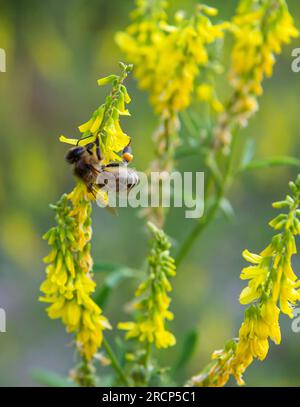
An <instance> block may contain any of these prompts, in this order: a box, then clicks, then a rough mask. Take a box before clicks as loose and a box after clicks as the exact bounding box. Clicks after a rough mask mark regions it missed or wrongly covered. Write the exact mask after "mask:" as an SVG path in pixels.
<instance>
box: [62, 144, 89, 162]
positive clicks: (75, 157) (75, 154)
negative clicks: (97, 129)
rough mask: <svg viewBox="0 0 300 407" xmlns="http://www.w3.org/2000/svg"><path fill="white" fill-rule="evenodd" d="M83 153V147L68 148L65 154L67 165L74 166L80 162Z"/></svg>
mask: <svg viewBox="0 0 300 407" xmlns="http://www.w3.org/2000/svg"><path fill="white" fill-rule="evenodd" d="M84 152H85V148H84V147H73V148H70V150H69V151H68V152H67V154H66V157H65V158H66V160H67V162H68V163H69V164H74V163H76V162H77V161H79V160H80V158H81V157H82V155H83V154H84Z"/></svg>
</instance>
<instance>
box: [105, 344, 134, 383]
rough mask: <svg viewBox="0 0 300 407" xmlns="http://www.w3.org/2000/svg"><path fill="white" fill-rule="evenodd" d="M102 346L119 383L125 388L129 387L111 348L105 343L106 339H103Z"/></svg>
mask: <svg viewBox="0 0 300 407" xmlns="http://www.w3.org/2000/svg"><path fill="white" fill-rule="evenodd" d="M103 346H104V348H105V350H106V352H107V354H108V356H109V358H110V361H111V365H112V367H113V368H114V370H115V372H116V373H117V374H118V376H119V378H120V380H121V382H122V383H123V384H124V385H125V386H127V387H130V383H129V381H128V379H127V377H126V375H125V373H124V371H123V369H122V367H121V365H120V363H119V361H118V359H117V357H116V355H115V353H114V351H113V350H112V348H111V347H110V345H109V343H108V342H107V341H106V339H103Z"/></svg>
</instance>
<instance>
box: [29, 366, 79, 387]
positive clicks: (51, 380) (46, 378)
mask: <svg viewBox="0 0 300 407" xmlns="http://www.w3.org/2000/svg"><path fill="white" fill-rule="evenodd" d="M31 376H32V378H33V380H34V381H36V382H37V383H39V384H41V385H44V386H49V387H76V385H75V383H73V382H72V381H70V380H68V379H67V378H66V377H63V376H60V375H58V374H56V373H53V372H49V371H48V370H43V369H35V370H33V371H32V373H31Z"/></svg>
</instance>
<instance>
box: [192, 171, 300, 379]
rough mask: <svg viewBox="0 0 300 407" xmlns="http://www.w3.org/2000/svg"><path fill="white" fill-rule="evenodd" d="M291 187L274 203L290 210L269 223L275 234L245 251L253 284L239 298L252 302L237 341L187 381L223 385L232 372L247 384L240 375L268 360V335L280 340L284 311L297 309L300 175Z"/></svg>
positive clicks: (246, 275) (299, 292)
mask: <svg viewBox="0 0 300 407" xmlns="http://www.w3.org/2000/svg"><path fill="white" fill-rule="evenodd" d="M289 187H290V190H291V193H292V196H289V195H287V197H286V199H285V200H283V201H279V202H275V203H274V204H273V207H275V208H277V209H285V208H288V213H287V214H280V215H278V216H277V217H276V218H275V219H273V220H272V221H271V222H269V225H270V226H271V227H272V228H273V229H274V230H275V231H276V233H277V234H276V235H275V236H274V237H273V239H272V241H271V243H270V244H269V245H268V246H267V247H266V248H265V249H264V250H263V251H262V252H261V253H260V254H255V253H251V252H249V251H248V250H245V251H244V252H243V257H244V258H245V259H246V260H247V261H248V262H249V263H251V264H253V265H252V266H250V267H246V268H244V269H243V270H242V273H241V279H243V280H248V279H249V280H250V282H249V284H248V286H247V287H246V288H245V289H244V290H243V291H242V293H241V296H240V302H241V303H242V304H248V303H250V302H252V303H253V304H252V305H251V306H250V307H249V308H248V309H247V311H246V313H245V319H244V321H243V323H242V325H241V328H240V330H239V338H238V340H237V343H235V342H232V341H231V342H230V345H229V346H226V347H225V349H223V350H221V351H217V352H214V353H213V355H212V359H213V363H212V365H211V367H210V368H209V370H208V373H201V374H200V375H197V376H194V377H192V379H191V380H190V382H188V385H191V386H224V385H225V384H226V383H227V381H228V379H229V377H230V376H231V375H233V376H234V377H235V378H236V380H237V382H238V384H243V380H242V375H243V373H244V371H245V370H246V369H247V367H248V366H249V365H250V364H251V363H252V361H253V360H254V359H255V358H257V359H259V360H264V359H265V358H266V356H267V353H268V350H269V339H271V340H272V341H273V342H274V343H275V344H277V345H278V344H279V343H280V342H281V332H280V326H279V315H280V311H281V312H282V313H284V314H287V315H288V316H289V317H291V318H292V317H293V308H294V306H295V305H296V303H297V302H298V301H299V300H300V290H299V287H300V281H299V279H298V278H297V276H296V275H295V274H294V272H293V270H292V264H291V258H292V256H293V255H294V254H295V253H296V252H297V249H296V245H295V236H296V235H299V234H300V229H299V227H298V222H299V216H300V212H299V209H298V208H299V205H300V175H299V176H298V177H297V179H296V182H295V183H294V182H290V183H289ZM278 231H280V233H278ZM278 305H279V306H278Z"/></svg>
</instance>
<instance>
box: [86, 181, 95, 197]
mask: <svg viewBox="0 0 300 407" xmlns="http://www.w3.org/2000/svg"><path fill="white" fill-rule="evenodd" d="M86 187H87V190H88V192H89V193H90V194H92V195H93V197H94V198H95V199H97V197H96V194H95V191H94V188H93V184H87V186H86Z"/></svg>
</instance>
